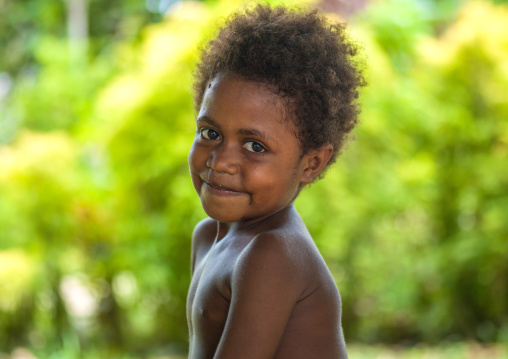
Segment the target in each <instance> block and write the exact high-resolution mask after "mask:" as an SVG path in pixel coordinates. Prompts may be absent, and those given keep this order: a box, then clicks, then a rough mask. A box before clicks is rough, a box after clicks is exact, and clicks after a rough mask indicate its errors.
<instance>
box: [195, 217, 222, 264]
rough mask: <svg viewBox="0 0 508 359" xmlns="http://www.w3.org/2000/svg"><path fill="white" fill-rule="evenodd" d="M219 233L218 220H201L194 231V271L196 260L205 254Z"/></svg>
mask: <svg viewBox="0 0 508 359" xmlns="http://www.w3.org/2000/svg"><path fill="white" fill-rule="evenodd" d="M216 235H217V222H216V221H215V220H213V219H211V218H205V219H203V220H202V221H200V222H199V223H198V224H197V225H196V227H194V231H193V233H192V252H191V270H192V272H194V268H195V265H196V261H197V260H198V259H199V258H201V257H202V256H203V255H205V254H206V253H207V252H208V250H209V249H210V247H211V246H212V244H213V241H214V240H215V236H216Z"/></svg>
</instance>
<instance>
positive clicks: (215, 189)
mask: <svg viewBox="0 0 508 359" xmlns="http://www.w3.org/2000/svg"><path fill="white" fill-rule="evenodd" d="M203 184H204V185H205V189H206V191H207V192H209V193H211V194H214V195H217V196H226V197H229V196H238V195H240V194H242V193H243V192H239V191H235V190H234V189H232V188H229V187H226V186H223V185H220V184H217V183H210V182H207V181H203Z"/></svg>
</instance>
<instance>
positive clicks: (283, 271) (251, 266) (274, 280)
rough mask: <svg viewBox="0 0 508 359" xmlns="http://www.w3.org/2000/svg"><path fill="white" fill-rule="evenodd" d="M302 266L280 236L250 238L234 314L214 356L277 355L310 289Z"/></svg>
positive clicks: (236, 278)
mask: <svg viewBox="0 0 508 359" xmlns="http://www.w3.org/2000/svg"><path fill="white" fill-rule="evenodd" d="M258 237H259V236H258ZM302 269H303V268H302V266H301V265H299V261H298V258H297V256H295V254H294V253H293V252H292V250H291V249H290V247H289V246H288V243H287V241H284V240H283V239H282V238H280V237H279V238H277V237H276V236H271V235H262V236H261V237H259V238H255V239H254V240H253V241H252V242H251V244H249V246H248V247H247V248H246V249H245V250H244V251H243V252H242V254H241V255H240V257H239V258H238V260H237V263H236V265H235V268H234V271H233V275H232V280H231V290H232V297H231V303H230V308H229V312H228V318H227V321H226V325H225V328H224V331H223V334H222V337H221V340H220V342H219V345H218V347H217V351H216V353H215V356H214V359H227V358H228V359H229V358H242V359H248V358H256V359H262V358H266V359H268V358H273V356H274V355H275V353H276V351H277V348H278V345H279V343H280V340H281V338H282V335H283V334H284V330H285V328H286V325H287V322H288V320H289V318H290V315H291V312H292V310H293V307H294V305H295V304H296V302H297V301H298V299H299V297H300V295H301V293H302V292H303V291H304V290H305V284H306V279H305V274H304V271H303V270H302Z"/></svg>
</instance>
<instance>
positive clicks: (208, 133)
mask: <svg viewBox="0 0 508 359" xmlns="http://www.w3.org/2000/svg"><path fill="white" fill-rule="evenodd" d="M201 136H202V137H204V138H206V139H207V140H216V139H218V138H219V137H220V135H219V133H218V132H217V131H215V130H212V129H211V128H205V129H203V130H201Z"/></svg>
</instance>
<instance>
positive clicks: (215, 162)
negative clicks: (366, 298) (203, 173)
mask: <svg viewBox="0 0 508 359" xmlns="http://www.w3.org/2000/svg"><path fill="white" fill-rule="evenodd" d="M237 152H238V151H235V149H234V148H233V146H232V145H229V144H226V143H223V144H221V145H220V146H218V147H216V148H215V149H214V151H212V153H211V154H210V157H208V159H207V161H206V166H207V167H208V168H211V169H212V170H214V171H215V172H218V173H227V174H230V175H234V174H236V173H237V172H238V169H239V158H238V155H239V153H237Z"/></svg>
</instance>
